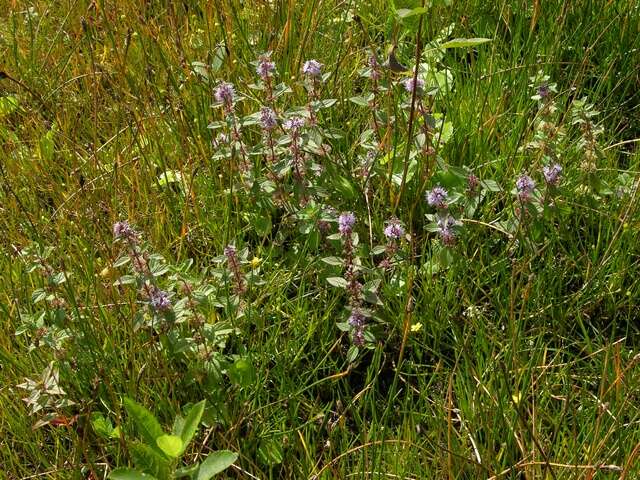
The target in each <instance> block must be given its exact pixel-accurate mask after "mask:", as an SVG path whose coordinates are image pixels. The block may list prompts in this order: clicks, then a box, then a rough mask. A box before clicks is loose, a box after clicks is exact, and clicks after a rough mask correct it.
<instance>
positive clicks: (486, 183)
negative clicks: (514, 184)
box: [480, 180, 502, 192]
mask: <svg viewBox="0 0 640 480" xmlns="http://www.w3.org/2000/svg"><path fill="white" fill-rule="evenodd" d="M480 185H482V186H483V187H484V188H486V189H487V190H489V191H490V192H499V191H501V190H502V188H500V185H498V183H497V182H496V181H495V180H481V181H480Z"/></svg>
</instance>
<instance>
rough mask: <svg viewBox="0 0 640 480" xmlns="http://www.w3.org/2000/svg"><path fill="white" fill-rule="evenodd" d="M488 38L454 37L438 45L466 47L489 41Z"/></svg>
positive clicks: (441, 46)
mask: <svg viewBox="0 0 640 480" xmlns="http://www.w3.org/2000/svg"><path fill="white" fill-rule="evenodd" d="M490 41H491V39H490V38H454V39H453V40H449V41H448V42H445V43H443V44H442V45H440V48H467V47H475V46H476V45H481V44H483V43H487V42H490Z"/></svg>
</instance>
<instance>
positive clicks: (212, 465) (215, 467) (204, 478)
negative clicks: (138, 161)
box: [197, 450, 238, 480]
mask: <svg viewBox="0 0 640 480" xmlns="http://www.w3.org/2000/svg"><path fill="white" fill-rule="evenodd" d="M237 459H238V454H237V453H233V452H230V451H229V450H219V451H217V452H213V453H212V454H210V455H209V456H208V457H207V458H206V459H205V461H204V462H202V464H201V465H200V468H199V469H198V477H197V480H209V479H210V478H212V477H213V476H214V475H217V474H218V473H220V472H222V471H223V470H226V469H227V468H229V467H230V466H231V465H232V464H233V462H235V461H236V460H237Z"/></svg>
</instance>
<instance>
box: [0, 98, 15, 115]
mask: <svg viewBox="0 0 640 480" xmlns="http://www.w3.org/2000/svg"><path fill="white" fill-rule="evenodd" d="M17 108H18V99H17V98H16V97H14V96H12V95H9V96H6V97H0V117H4V116H5V115H9V114H10V113H13V112H15V111H16V109H17Z"/></svg>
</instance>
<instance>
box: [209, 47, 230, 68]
mask: <svg viewBox="0 0 640 480" xmlns="http://www.w3.org/2000/svg"><path fill="white" fill-rule="evenodd" d="M226 56H227V51H226V49H225V46H224V44H219V45H218V46H216V49H215V50H214V51H213V60H212V61H211V72H212V73H215V72H217V71H218V70H220V67H222V62H224V59H225V57H226Z"/></svg>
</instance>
